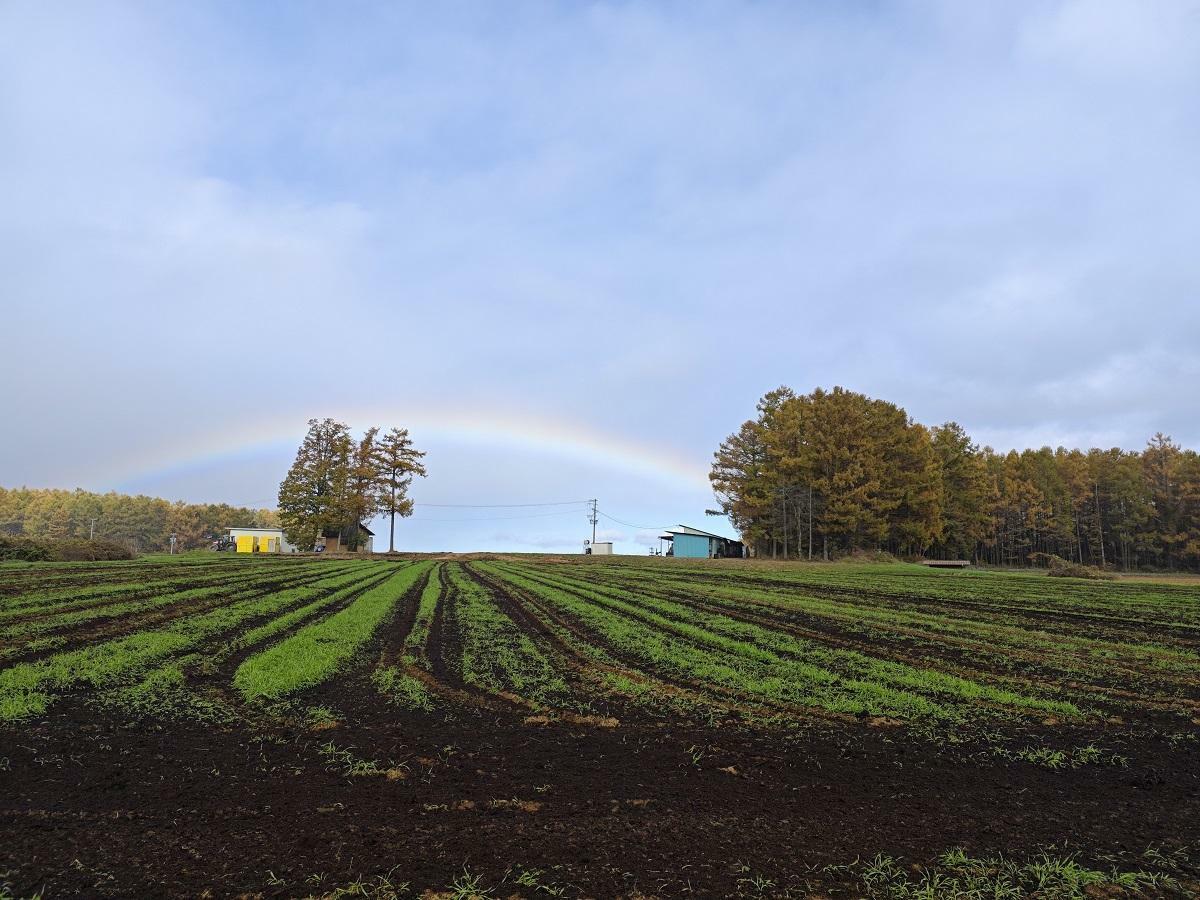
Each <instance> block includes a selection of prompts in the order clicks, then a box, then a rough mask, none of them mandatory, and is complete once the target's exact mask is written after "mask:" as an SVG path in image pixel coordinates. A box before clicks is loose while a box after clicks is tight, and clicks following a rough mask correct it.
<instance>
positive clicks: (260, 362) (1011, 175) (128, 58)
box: [0, 0, 1200, 547]
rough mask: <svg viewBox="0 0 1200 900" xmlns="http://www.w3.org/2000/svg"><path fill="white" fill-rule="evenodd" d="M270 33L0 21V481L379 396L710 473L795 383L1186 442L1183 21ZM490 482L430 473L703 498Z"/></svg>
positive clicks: (22, 18)
mask: <svg viewBox="0 0 1200 900" xmlns="http://www.w3.org/2000/svg"><path fill="white" fill-rule="evenodd" d="M293 12H294V14H293V15H292V16H291V17H290V18H289V20H288V24H287V27H286V28H281V27H280V25H279V22H278V21H277V19H276V17H274V16H272V15H267V14H266V13H265V12H263V11H261V10H258V9H256V8H253V7H246V8H231V7H219V6H211V7H207V6H195V7H186V8H184V7H167V6H162V7H153V6H151V7H147V6H144V5H128V6H125V5H111V4H110V5H108V6H105V7H98V6H83V7H78V8H73V9H72V10H71V12H70V13H69V14H68V13H66V12H64V11H63V10H61V9H55V8H54V7H52V6H46V5H44V4H20V3H10V4H6V5H4V6H3V7H0V82H2V83H3V85H4V90H3V91H2V92H0V132H2V133H3V134H5V135H6V140H5V141H3V142H0V193H2V194H3V196H4V197H5V202H4V203H3V204H0V272H2V273H3V274H2V275H0V279H3V280H2V283H0V303H3V314H4V321H5V324H6V325H7V326H8V331H9V333H10V334H14V335H19V339H18V340H15V341H11V342H10V344H9V345H7V346H6V348H5V353H4V354H2V355H0V377H2V378H3V379H4V380H5V383H7V384H14V383H19V384H21V385H22V386H23V388H22V390H20V391H16V392H8V393H7V394H6V396H5V397H4V398H3V399H2V400H0V412H2V413H3V414H4V416H5V421H6V422H10V423H12V425H11V426H10V428H11V431H12V433H13V434H15V435H16V439H15V440H10V441H6V442H4V444H3V446H0V471H2V472H4V473H5V480H7V481H10V482H11V481H16V482H22V481H28V482H31V483H42V484H61V483H64V482H72V481H78V482H85V483H87V484H88V486H92V487H106V486H109V485H106V484H100V483H94V482H92V481H91V479H94V478H98V476H97V475H95V474H94V473H98V472H101V471H110V470H112V469H113V468H114V465H113V461H114V460H120V459H122V458H128V457H131V456H134V455H136V454H137V453H138V452H139V450H141V449H142V448H144V447H147V446H155V447H157V446H168V445H173V444H184V445H187V444H189V443H197V444H200V443H203V442H204V440H205V437H206V436H207V435H209V434H211V433H212V432H214V431H220V430H223V429H226V428H227V427H228V424H229V422H230V421H253V420H255V419H256V418H258V417H262V416H266V415H268V414H270V415H274V416H278V415H281V414H283V415H291V416H294V417H295V419H296V421H297V422H299V423H303V421H304V419H306V418H307V417H308V416H310V415H324V414H335V415H336V414H338V413H339V411H350V410H354V409H359V408H362V407H364V406H376V407H379V406H386V407H388V408H395V409H397V410H399V411H400V413H401V414H402V413H403V410H404V407H405V404H406V403H410V404H411V405H412V406H420V407H422V408H428V407H433V406H437V407H442V408H447V409H453V410H455V411H457V412H461V413H462V414H463V415H468V416H469V415H472V414H474V413H476V412H478V414H480V415H482V414H484V413H486V412H487V411H488V410H493V409H496V408H503V409H505V410H510V411H512V414H513V415H514V416H519V415H529V416H536V417H541V418H545V419H551V420H564V421H584V422H586V423H587V424H588V426H589V427H590V428H591V429H594V430H596V431H598V432H602V433H605V434H608V435H611V436H612V437H613V439H614V440H624V441H631V442H646V443H649V444H654V445H658V446H662V447H665V448H667V449H668V450H671V451H672V452H674V453H676V454H678V455H680V456H683V457H686V458H688V459H690V460H694V461H695V465H697V466H704V465H705V464H706V463H707V461H708V459H709V458H710V457H709V455H710V453H711V451H712V449H713V448H714V447H715V446H716V443H717V442H718V441H719V440H720V439H721V438H723V437H724V436H725V435H727V434H729V433H730V432H732V431H733V430H734V429H736V427H737V425H738V424H739V423H740V422H741V421H742V420H743V419H745V418H746V417H748V416H750V415H752V413H753V408H754V402H755V400H756V399H757V398H758V397H759V396H760V395H761V394H762V393H763V392H765V391H766V390H769V389H771V388H773V387H775V386H777V385H779V384H781V383H787V384H790V385H792V386H793V387H795V388H796V389H798V390H802V391H807V390H810V389H811V388H812V387H814V386H817V385H823V386H830V385H833V384H843V385H846V386H848V387H851V388H854V389H858V390H864V391H867V392H868V393H871V394H874V395H876V396H882V397H885V398H887V399H890V400H893V401H895V402H898V403H900V404H902V405H904V406H905V407H906V408H908V409H909V411H910V412H911V413H912V414H913V415H914V416H916V417H917V418H918V419H921V420H922V421H927V422H931V423H932V422H940V421H944V420H946V419H950V418H953V419H956V420H958V421H960V422H962V423H963V424H964V425H965V426H966V427H967V428H968V429H969V430H970V431H971V432H972V433H973V434H974V435H975V436H976V437H977V438H978V439H980V440H982V441H986V442H990V443H994V444H996V445H997V446H1001V447H1003V446H1005V444H1006V443H1007V442H1019V443H1025V442H1031V443H1035V444H1041V443H1048V444H1051V445H1054V444H1058V443H1072V442H1075V441H1085V442H1093V441H1095V442H1104V443H1116V444H1120V445H1122V446H1127V447H1137V446H1140V445H1141V444H1142V442H1143V441H1144V440H1145V438H1146V437H1147V436H1148V435H1149V434H1150V433H1153V432H1154V431H1157V430H1160V429H1161V430H1163V431H1168V432H1171V433H1172V434H1173V435H1174V436H1175V437H1176V439H1178V440H1181V441H1183V442H1185V443H1189V444H1192V445H1197V444H1200V430H1198V429H1200V425H1197V423H1198V422H1200V399H1197V392H1195V391H1193V390H1189V389H1188V386H1189V385H1190V384H1192V383H1195V376H1196V374H1197V372H1196V358H1197V357H1196V352H1195V347H1196V346H1200V304H1197V303H1196V302H1195V299H1194V298H1195V297H1196V296H1197V295H1198V294H1200V262H1198V261H1197V256H1196V254H1195V252H1194V250H1195V248H1194V246H1193V245H1194V236H1195V234H1196V233H1197V232H1198V231H1200V173H1198V172H1197V169H1196V167H1195V165H1194V160H1195V159H1196V158H1197V156H1198V155H1200V154H1198V151H1200V118H1198V117H1197V116H1196V115H1195V102H1194V84H1195V83H1196V78H1197V75H1200V71H1198V69H1200V50H1198V49H1197V48H1198V47H1200V40H1198V38H1200V21H1198V17H1197V15H1196V13H1195V7H1194V5H1193V4H1191V3H1187V2H1169V0H1164V2H1161V3H1155V4H1153V5H1152V6H1147V5H1146V4H1138V3H1125V2H1116V0H1112V2H1108V0H1105V2H1098V3H1091V2H1089V3H1080V2H1073V0H1071V2H1068V0H1064V2H1057V3H1049V4H1042V3H1036V4H1035V3H1028V4H1026V3H1013V4H1004V5H1002V6H998V7H985V6H980V5H973V4H961V3H957V2H945V3H933V4H919V5H911V4H904V3H883V4H873V5H870V6H869V7H865V6H864V7H842V8H836V9H834V8H831V9H823V8H819V7H811V6H805V5H795V4H778V3H764V4H755V5H748V6H725V5H720V4H713V5H700V6H697V7H691V8H689V10H688V12H687V14H686V15H685V14H683V13H682V12H681V11H680V10H674V9H671V8H668V7H646V6H628V5H624V6H623V5H610V4H595V5H591V6H567V7H546V6H544V5H539V4H529V5H525V4H517V5H515V6H512V7H509V8H506V10H505V11H504V13H503V14H500V13H499V12H493V11H488V10H484V9H479V8H470V7H457V6H454V5H439V6H435V7H424V8H419V9H413V8H398V7H390V6H387V5H379V6H376V7H370V6H368V7H364V8H363V9H362V10H361V11H360V14H359V15H356V16H352V17H351V16H344V17H335V16H331V15H329V14H328V12H327V11H324V10H322V9H321V8H319V7H307V8H300V9H297V10H295V11H293ZM364 401H365V402H364ZM81 448H85V449H81ZM477 449H478V448H476V447H471V448H464V447H460V448H458V451H457V452H452V451H451V449H450V448H439V451H440V452H442V453H443V454H444V455H443V461H444V462H445V463H446V465H444V466H442V467H441V468H440V469H439V476H438V477H439V479H440V481H439V484H440V485H442V486H446V485H448V484H450V483H454V484H470V485H472V486H473V489H475V490H482V488H479V487H478V482H479V480H480V478H481V477H483V476H486V477H487V478H488V479H490V483H491V484H492V485H493V489H492V491H491V492H492V493H494V494H503V495H504V496H505V498H510V497H511V498H517V499H519V498H523V497H526V496H535V495H536V496H538V497H539V498H540V497H541V496H543V491H544V490H545V488H544V483H545V482H544V480H545V479H546V478H547V477H549V480H550V481H551V482H552V483H553V484H554V485H556V486H557V485H562V486H563V487H564V489H565V488H566V487H567V486H568V485H570V486H572V487H573V488H574V489H572V490H570V491H567V493H569V494H570V495H571V496H574V495H575V494H577V493H579V491H580V490H582V491H583V493H584V494H585V495H590V496H596V495H597V494H599V495H602V496H604V497H605V498H607V499H608V502H609V503H610V504H620V505H610V506H609V507H608V508H609V509H610V510H612V511H613V512H615V513H617V514H619V515H621V518H624V519H626V520H628V521H637V522H641V521H655V520H658V519H665V520H667V521H670V520H675V519H679V518H684V519H687V518H688V517H692V518H694V517H695V515H696V514H697V511H699V510H702V509H703V508H704V507H705V506H707V505H711V501H710V499H709V498H708V497H707V496H706V492H705V491H703V489H702V488H701V489H697V490H696V491H695V492H694V493H692V494H690V495H687V496H686V497H685V496H683V495H681V494H679V493H677V492H674V491H673V490H672V489H669V488H667V487H665V486H663V488H662V489H661V492H660V491H659V490H657V489H655V488H650V489H646V487H645V485H642V484H639V486H638V489H637V490H636V491H634V490H630V489H629V486H628V484H627V479H626V477H625V476H624V475H623V474H622V473H620V472H618V471H614V470H610V469H606V468H605V467H604V466H603V465H595V466H592V467H591V468H589V469H587V470H586V471H584V470H582V469H579V468H575V467H574V466H572V465H569V464H567V463H565V462H564V461H562V460H560V461H558V462H552V463H544V461H542V460H539V466H510V467H509V468H508V469H507V470H504V469H499V468H496V467H493V466H490V465H489V464H488V461H487V456H486V454H485V455H484V458H483V461H482V462H480V461H479V454H478V453H477V452H476V451H477ZM467 450H470V452H467ZM265 465H266V464H265V463H263V462H262V461H261V460H260V461H259V462H255V463H254V464H252V465H251V464H248V463H247V464H244V465H242V466H241V467H239V466H238V464H236V463H230V464H229V467H228V468H227V469H225V470H221V469H219V468H213V469H210V470H207V474H206V475H205V476H204V477H203V478H199V477H194V478H193V480H192V481H189V480H188V476H186V475H184V474H182V473H181V474H178V475H173V476H172V477H171V479H169V480H162V479H159V480H158V481H156V482H155V483H156V484H157V485H159V487H160V488H161V489H163V490H167V489H170V490H175V491H181V492H188V491H191V490H193V489H198V486H200V485H204V486H205V487H204V489H205V490H212V489H215V488H214V487H213V486H215V485H219V484H221V479H222V474H221V473H222V471H224V472H225V479H226V480H225V483H226V484H228V485H231V486H232V485H238V486H239V487H238V488H237V490H239V491H242V490H245V491H249V490H251V486H247V487H242V485H249V482H248V481H247V480H245V479H243V475H245V474H246V473H248V472H251V471H253V472H255V473H256V474H255V475H254V478H256V479H257V478H259V477H260V476H259V475H258V474H257V473H259V472H261V471H262V470H263V469H262V467H263V466H265ZM481 473H482V475H481ZM280 476H281V473H280ZM431 484H432V482H431ZM270 489H271V488H268V489H267V491H266V492H267V493H270ZM230 490H231V491H232V490H233V488H232V487H231V488H230ZM262 493H263V491H262V490H256V491H255V496H256V497H259V496H261V495H262ZM614 498H616V499H614ZM228 499H231V500H236V499H237V498H236V497H229V498H228ZM689 510H690V512H689ZM412 524H414V525H415V523H412ZM522 533H524V534H527V536H528V535H529V534H530V533H531V532H522ZM475 534H476V539H478V540H484V539H487V540H490V539H491V538H488V537H487V535H488V534H490V532H485V531H477V532H475ZM551 537H552V536H535V537H534V539H535V540H549V539H550V538H551ZM422 539H425V538H422ZM435 539H436V540H437V541H440V542H442V544H443V545H446V543H447V542H448V541H449V540H450V537H449V536H447V535H443V534H440V533H438V534H431V535H429V536H428V540H430V541H433V540H435ZM464 540H465V539H464ZM455 546H458V545H455ZM627 546H629V547H633V546H637V541H636V538H635V539H634V540H630V541H629V542H628V543H627Z"/></svg>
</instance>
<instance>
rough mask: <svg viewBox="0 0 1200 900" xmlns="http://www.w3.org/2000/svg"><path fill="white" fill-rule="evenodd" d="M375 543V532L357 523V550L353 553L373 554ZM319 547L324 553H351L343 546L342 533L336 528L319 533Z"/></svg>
mask: <svg viewBox="0 0 1200 900" xmlns="http://www.w3.org/2000/svg"><path fill="white" fill-rule="evenodd" d="M374 543H375V532H373V531H372V530H371V529H370V528H368V527H367V526H366V525H364V524H363V523H362V522H359V523H358V549H357V550H355V551H353V552H355V553H373V552H374ZM321 546H322V547H323V548H324V550H325V552H326V553H350V552H351V551H350V550H349V549H347V548H346V547H344V546H343V543H342V533H341V531H339V530H338V529H337V528H326V529H325V530H324V531H323V532H321Z"/></svg>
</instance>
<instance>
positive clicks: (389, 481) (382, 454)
mask: <svg viewBox="0 0 1200 900" xmlns="http://www.w3.org/2000/svg"><path fill="white" fill-rule="evenodd" d="M374 453H375V496H376V500H377V504H378V508H379V511H380V512H382V513H383V514H384V515H386V516H388V517H389V519H390V525H389V529H388V552H389V553H394V552H395V551H396V516H401V517H403V516H410V515H412V510H413V502H412V500H411V499H410V498H409V496H408V488H409V486H410V485H411V484H412V480H413V477H414V476H418V475H419V476H420V477H422V478H424V477H425V466H424V465H423V464H422V463H421V459H422V458H423V457H424V456H425V454H424V452H422V451H420V450H417V449H416V448H415V447H413V444H412V439H411V438H409V436H408V429H407V428H393V429H392V430H391V431H389V432H388V433H387V434H385V435H384V436H383V437H382V438H381V439H380V440H379V441H378V442H376V444H375V449H374Z"/></svg>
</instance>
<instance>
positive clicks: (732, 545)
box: [660, 525, 746, 559]
mask: <svg viewBox="0 0 1200 900" xmlns="http://www.w3.org/2000/svg"><path fill="white" fill-rule="evenodd" d="M660 537H661V539H662V540H664V541H668V542H669V543H670V549H668V550H667V554H666V555H667V556H674V557H676V558H678V559H729V558H733V559H741V558H742V557H743V556H745V555H746V548H745V547H744V546H742V542H741V541H735V540H733V539H732V538H727V537H725V536H723V535H720V534H713V533H712V532H710V531H701V530H700V529H699V528H692V527H690V526H688V525H680V526H678V527H676V528H668V529H667V530H666V532H665V533H664V534H662V535H661V536H660Z"/></svg>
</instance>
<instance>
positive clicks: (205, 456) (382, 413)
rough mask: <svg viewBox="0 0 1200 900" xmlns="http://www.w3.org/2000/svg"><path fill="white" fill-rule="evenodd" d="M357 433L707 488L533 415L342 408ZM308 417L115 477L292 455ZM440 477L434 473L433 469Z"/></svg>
mask: <svg viewBox="0 0 1200 900" xmlns="http://www.w3.org/2000/svg"><path fill="white" fill-rule="evenodd" d="M331 415H333V417H334V418H337V419H339V420H341V421H345V422H347V423H348V424H350V425H351V427H352V428H355V429H357V428H359V427H360V426H361V425H364V424H375V423H378V424H380V425H382V426H383V427H384V428H388V427H391V426H392V425H400V426H402V427H405V428H408V429H409V431H410V432H411V433H412V435H413V438H414V441H415V442H416V443H417V445H418V446H420V441H421V438H422V436H424V437H426V438H438V439H444V440H449V441H451V442H459V443H468V444H478V445H481V446H487V445H499V446H506V447H512V448H516V449H527V450H530V451H532V452H537V453H543V454H548V455H554V456H560V457H563V458H566V459H571V460H575V461H583V462H590V463H592V464H594V465H597V466H599V467H602V468H607V469H610V470H616V471H624V472H628V473H633V474H637V475H640V476H642V477H647V478H651V479H658V480H662V481H666V482H669V483H671V484H672V485H674V486H676V487H679V488H684V489H689V490H696V489H705V490H707V489H708V474H707V470H706V469H705V468H704V466H703V465H701V464H700V463H699V462H698V461H697V460H695V459H694V458H689V457H688V456H686V455H684V454H682V453H680V452H678V451H675V450H672V449H670V448H664V447H660V446H656V445H653V444H650V443H647V442H638V441H634V440H630V439H627V438H623V437H620V436H617V435H612V434H606V433H603V432H600V431H596V430H594V429H591V428H589V427H587V426H585V425H581V424H578V423H573V422H567V421H564V420H552V419H543V418H537V417H533V416H527V415H511V414H508V415H503V416H499V415H496V414H494V413H482V414H476V413H471V412H460V413H445V412H441V411H428V410H416V411H414V410H404V411H401V410H387V409H380V408H362V409H344V408H343V409H339V410H336V411H334V412H332V413H331ZM307 419H308V416H305V415H301V414H286V415H285V414H271V415H268V416H260V417H258V418H256V419H255V420H253V421H241V422H238V423H235V424H234V425H232V426H231V427H229V428H226V429H222V430H221V431H219V432H212V431H208V432H203V433H200V434H193V435H186V436H181V437H180V438H179V439H178V440H176V441H168V442H164V443H162V444H159V445H157V446H155V447H153V448H152V449H149V450H146V451H144V452H142V453H138V454H134V455H131V456H129V457H126V458H125V460H124V461H123V462H122V463H121V464H120V465H118V466H116V467H114V471H112V472H111V473H110V476H109V477H110V479H111V480H113V481H116V482H127V481H131V480H134V479H137V480H142V479H144V478H154V477H158V476H162V475H166V474H170V473H176V472H185V471H187V470H189V469H195V468H200V467H205V466H212V465H215V464H219V463H221V462H223V461H234V460H237V459H240V458H245V457H246V456H248V455H251V454H253V453H261V452H265V451H268V450H278V449H285V448H286V449H288V450H292V449H294V448H295V447H296V446H297V445H298V444H299V442H300V439H301V438H302V437H303V435H304V431H305V428H306V425H307ZM435 471H436V470H435Z"/></svg>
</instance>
